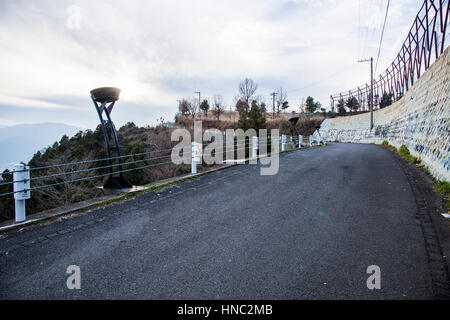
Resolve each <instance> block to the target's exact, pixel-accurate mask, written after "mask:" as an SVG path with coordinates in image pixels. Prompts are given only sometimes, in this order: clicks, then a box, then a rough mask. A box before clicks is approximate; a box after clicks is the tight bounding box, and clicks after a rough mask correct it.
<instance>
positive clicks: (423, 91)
mask: <svg viewBox="0 0 450 320" xmlns="http://www.w3.org/2000/svg"><path fill="white" fill-rule="evenodd" d="M449 75H450V47H447V49H446V50H445V52H444V53H443V54H442V55H441V56H440V57H439V59H438V60H436V61H435V62H434V63H433V65H432V66H430V68H429V69H428V70H427V71H426V72H425V73H424V74H423V75H422V76H421V77H420V79H419V80H418V81H417V82H416V83H415V84H414V85H413V86H412V87H411V88H410V89H409V91H408V92H407V93H406V94H405V96H403V98H402V99H400V100H399V101H397V102H396V103H394V104H393V105H391V106H389V107H387V108H384V109H381V110H377V111H374V113H373V117H374V128H373V129H372V131H371V130H370V129H369V126H370V114H369V113H365V114H360V115H356V116H349V117H338V118H334V119H326V120H325V121H324V122H323V123H322V126H321V129H320V131H321V133H322V135H323V136H324V137H326V138H327V139H328V141H334V140H338V141H340V142H354V143H372V142H373V143H377V144H380V143H382V142H383V141H384V140H387V141H388V142H389V143H390V144H391V145H393V146H395V147H397V148H398V147H400V146H401V145H402V144H405V145H406V146H407V147H408V149H409V150H410V152H411V154H412V155H413V156H416V157H420V158H421V160H422V163H424V164H425V166H426V167H427V169H428V170H429V171H430V173H431V174H432V175H433V176H434V177H435V178H436V179H439V180H445V181H450V163H449V152H450V140H449V137H450V127H449V117H450V97H449V93H450V80H449Z"/></svg>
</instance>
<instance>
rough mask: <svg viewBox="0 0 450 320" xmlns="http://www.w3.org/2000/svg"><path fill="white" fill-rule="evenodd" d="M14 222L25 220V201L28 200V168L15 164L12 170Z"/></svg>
mask: <svg viewBox="0 0 450 320" xmlns="http://www.w3.org/2000/svg"><path fill="white" fill-rule="evenodd" d="M13 181H14V201H15V219H16V222H22V221H25V219H26V213H25V200H26V199H30V197H31V195H30V167H28V166H26V165H24V164H16V165H15V166H14V169H13Z"/></svg>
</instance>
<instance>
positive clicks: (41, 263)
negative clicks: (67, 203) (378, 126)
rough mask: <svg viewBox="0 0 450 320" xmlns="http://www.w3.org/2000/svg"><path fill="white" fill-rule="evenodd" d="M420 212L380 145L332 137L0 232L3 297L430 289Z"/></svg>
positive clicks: (315, 295)
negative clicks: (271, 165)
mask: <svg viewBox="0 0 450 320" xmlns="http://www.w3.org/2000/svg"><path fill="white" fill-rule="evenodd" d="M415 215H416V205H415V202H414V196H413V193H412V191H411V188H410V186H409V184H408V181H407V178H406V176H405V174H404V173H403V171H402V169H401V168H400V167H399V165H398V163H397V162H396V161H395V159H394V158H393V156H392V154H391V153H390V152H389V151H388V150H385V149H383V148H381V147H379V146H375V145H356V144H330V145H329V146H327V147H321V148H314V149H308V150H302V151H299V152H292V153H287V154H283V155H281V156H280V170H279V173H278V174H277V175H274V176H261V175H260V167H259V165H240V166H237V167H233V168H231V169H227V170H224V171H222V172H219V173H214V174H210V175H208V176H204V177H202V178H200V179H197V180H194V181H191V182H186V183H183V184H180V185H178V186H174V187H172V188H170V189H167V190H165V191H163V192H161V193H158V194H157V193H150V194H146V195H143V196H140V197H138V198H137V199H134V200H131V201H127V202H124V203H121V204H116V205H113V206H110V207H107V208H104V209H99V210H96V211H93V212H91V213H89V214H87V215H83V216H80V217H76V218H73V219H69V220H65V221H61V222H55V223H53V224H50V225H47V226H42V227H36V228H34V229H32V230H29V231H26V232H23V233H17V234H13V235H11V236H9V237H7V238H5V239H3V240H0V298H2V299H10V298H20V299H22V298H24V299H31V298H32V299H35V298H38V299H55V298H62V299H80V298H81V299H85V298H88V299H96V298H106V299H116V298H123V299H418V298H420V299H428V298H430V299H431V298H433V293H432V289H431V278H430V271H429V269H428V265H427V255H426V250H425V246H424V238H423V235H422V231H421V229H420V225H419V222H418V221H417V220H416V218H415ZM69 265H78V266H79V267H80V270H81V289H80V290H69V289H68V288H67V286H66V280H67V277H68V276H69V275H67V274H66V269H67V267H68V266H69ZM370 265H377V266H379V267H380V269H381V289H379V290H369V289H368V288H367V285H366V280H367V278H368V277H369V275H368V274H367V273H366V270H367V267H368V266H370Z"/></svg>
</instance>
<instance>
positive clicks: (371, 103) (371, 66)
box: [358, 57, 373, 130]
mask: <svg viewBox="0 0 450 320" xmlns="http://www.w3.org/2000/svg"><path fill="white" fill-rule="evenodd" d="M360 62H370V102H369V109H370V130H372V129H373V57H371V58H370V59H365V60H358V63H360Z"/></svg>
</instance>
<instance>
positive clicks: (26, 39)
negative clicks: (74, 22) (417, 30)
mask: <svg viewBox="0 0 450 320" xmlns="http://www.w3.org/2000/svg"><path fill="white" fill-rule="evenodd" d="M366 3H369V5H365V4H366ZM360 4H362V8H361V7H360V6H359V5H360ZM72 5H74V6H76V7H77V8H79V10H80V17H79V18H80V19H79V22H80V28H79V29H71V28H68V19H70V15H71V14H73V13H74V11H73V10H72V11H71V10H69V12H68V8H70V6H72ZM1 6H2V8H1V10H0V74H2V78H0V104H2V105H10V106H11V108H12V107H14V106H22V107H28V108H30V107H34V108H41V109H43V110H44V111H43V112H41V113H40V114H36V116H37V117H46V116H48V113H47V112H50V109H51V108H53V109H55V108H67V107H73V108H76V109H77V110H78V112H79V114H77V115H75V114H74V117H75V118H73V119H79V121H80V125H81V122H83V124H84V125H85V123H86V122H85V118H87V117H95V115H92V108H90V107H86V105H87V104H89V103H91V102H90V99H89V91H90V90H91V89H93V88H96V87H100V86H118V87H120V88H122V90H123V92H122V95H121V99H120V104H127V105H132V106H133V107H132V108H131V109H132V110H127V112H124V113H122V112H120V111H117V113H116V114H115V117H116V118H114V117H113V119H115V121H116V123H119V124H120V123H122V124H123V123H126V122H127V121H135V122H136V123H138V124H148V123H154V122H155V119H157V118H159V117H160V116H161V115H164V116H165V117H166V119H168V117H169V115H170V114H172V115H173V114H174V113H175V112H176V110H177V103H176V100H177V99H180V98H181V97H184V96H189V95H192V94H193V92H194V91H199V90H200V91H201V92H202V96H205V97H207V96H212V95H213V94H215V93H217V94H221V95H223V96H224V98H225V100H226V101H227V103H232V102H233V96H234V94H235V93H236V92H237V85H238V83H239V81H241V80H242V79H243V78H244V77H252V78H253V79H254V80H255V81H257V82H258V84H259V90H258V93H259V94H263V95H265V96H266V97H268V94H269V92H271V91H273V89H275V88H277V87H280V86H283V87H284V88H285V89H287V91H288V94H289V92H291V94H289V99H290V101H291V105H297V104H298V103H299V102H300V100H301V97H306V96H307V95H314V96H315V97H316V98H319V100H321V102H322V104H323V105H324V106H327V105H328V100H327V97H328V96H329V94H331V93H335V92H339V91H343V90H346V89H350V88H352V87H354V86H357V85H358V84H362V83H363V82H365V81H366V80H367V72H366V71H367V70H366V68H365V67H363V66H361V65H358V64H357V63H356V60H357V59H358V58H361V55H362V53H364V55H367V56H368V55H373V56H375V54H376V51H377V46H378V38H379V32H380V27H381V26H380V22H379V20H380V19H379V17H380V15H381V16H383V15H384V8H385V1H380V2H376V1H370V2H367V1H360V2H358V1H355V0H346V1H333V0H321V1H309V0H297V1H277V0H268V1H257V0H250V1H237V0H230V1H201V0H192V1H175V0H167V1H139V0H136V1H127V2H124V1H119V0H115V1H95V2H94V1H87V0H79V1H75V0H74V1H57V2H55V1H50V0H49V1H44V0H43V1H39V2H30V1H24V0H22V1H20V0H19V1H14V2H13V1H11V2H3V3H2V4H1ZM416 7H417V4H416V3H415V2H414V1H412V0H404V1H396V2H394V3H391V9H390V11H391V14H392V17H393V19H392V20H391V18H390V17H388V27H389V33H388V34H387V35H386V39H385V41H384V45H383V47H384V48H386V49H384V50H383V51H382V53H383V56H382V59H380V68H379V70H381V66H383V67H384V65H385V64H386V63H388V62H389V59H392V58H393V57H392V56H391V47H392V46H394V45H397V43H398V39H399V38H400V39H401V38H402V37H403V36H402V35H399V34H401V33H402V32H403V31H404V29H405V25H406V26H408V25H410V24H411V23H412V17H410V16H411V15H415V14H413V13H414V9H415V8H416ZM360 8H361V10H360V12H361V14H360V15H358V12H359V11H358V10H359V9H360ZM410 8H411V10H409V9H410ZM405 12H406V13H407V14H406V17H403V16H402V14H404V13H405ZM382 18H383V17H382ZM394 18H395V20H394ZM359 20H360V23H358V22H359ZM382 20H383V19H381V24H382ZM69 26H70V24H69ZM361 33H362V34H363V35H365V34H366V33H367V37H364V38H363V39H361V38H362V37H361ZM405 36H406V35H405ZM358 38H360V41H359V43H358ZM345 66H348V67H347V68H343V67H345ZM336 71H340V72H339V73H336ZM330 75H333V76H332V77H331V76H330ZM54 101H57V102H54ZM120 104H119V105H118V107H119V110H120ZM115 112H116V111H115ZM11 114H13V113H11ZM143 114H145V115H146V117H145V118H143V117H142V115H143ZM73 119H72V120H73ZM0 120H2V121H4V122H5V121H7V120H8V121H10V120H11V119H0ZM94 120H95V118H94ZM94 120H93V121H94ZM168 120H170V119H168ZM62 121H64V119H62ZM77 121H78V120H77ZM72 123H73V122H72Z"/></svg>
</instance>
